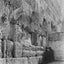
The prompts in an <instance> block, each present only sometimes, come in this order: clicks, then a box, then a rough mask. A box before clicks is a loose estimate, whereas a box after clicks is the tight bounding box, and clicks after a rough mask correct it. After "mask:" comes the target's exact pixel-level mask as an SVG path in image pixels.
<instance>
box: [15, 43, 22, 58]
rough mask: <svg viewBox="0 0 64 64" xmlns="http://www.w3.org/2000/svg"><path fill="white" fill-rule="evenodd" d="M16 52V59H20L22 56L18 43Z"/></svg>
mask: <svg viewBox="0 0 64 64" xmlns="http://www.w3.org/2000/svg"><path fill="white" fill-rule="evenodd" d="M15 46H16V50H15V54H16V57H17V58H20V57H21V56H22V45H21V44H20V43H19V42H16V45H15Z"/></svg>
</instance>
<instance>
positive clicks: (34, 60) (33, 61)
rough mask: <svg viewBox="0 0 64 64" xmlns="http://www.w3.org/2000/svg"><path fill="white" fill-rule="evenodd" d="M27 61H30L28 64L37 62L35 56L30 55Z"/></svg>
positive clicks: (36, 63)
mask: <svg viewBox="0 0 64 64" xmlns="http://www.w3.org/2000/svg"><path fill="white" fill-rule="evenodd" d="M29 61H30V64H38V60H37V58H36V57H30V58H29Z"/></svg>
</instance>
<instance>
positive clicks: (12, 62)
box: [7, 57, 28, 64]
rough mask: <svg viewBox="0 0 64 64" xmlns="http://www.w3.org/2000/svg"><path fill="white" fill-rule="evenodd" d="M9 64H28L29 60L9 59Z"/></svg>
mask: <svg viewBox="0 0 64 64" xmlns="http://www.w3.org/2000/svg"><path fill="white" fill-rule="evenodd" d="M7 64H28V59H27V58H26V57H24V58H8V59H7Z"/></svg>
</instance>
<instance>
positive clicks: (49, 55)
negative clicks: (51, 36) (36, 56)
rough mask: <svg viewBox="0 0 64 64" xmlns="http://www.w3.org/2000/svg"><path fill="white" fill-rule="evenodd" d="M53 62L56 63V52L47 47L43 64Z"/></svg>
mask: <svg viewBox="0 0 64 64" xmlns="http://www.w3.org/2000/svg"><path fill="white" fill-rule="evenodd" d="M53 61H54V51H53V50H52V49H51V47H49V48H47V47H46V50H45V52H44V54H43V59H42V63H41V64H47V63H49V62H53Z"/></svg>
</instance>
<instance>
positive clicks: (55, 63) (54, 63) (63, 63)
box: [49, 61, 64, 64]
mask: <svg viewBox="0 0 64 64" xmlns="http://www.w3.org/2000/svg"><path fill="white" fill-rule="evenodd" d="M49 64H64V61H55V62H52V63H49Z"/></svg>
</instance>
